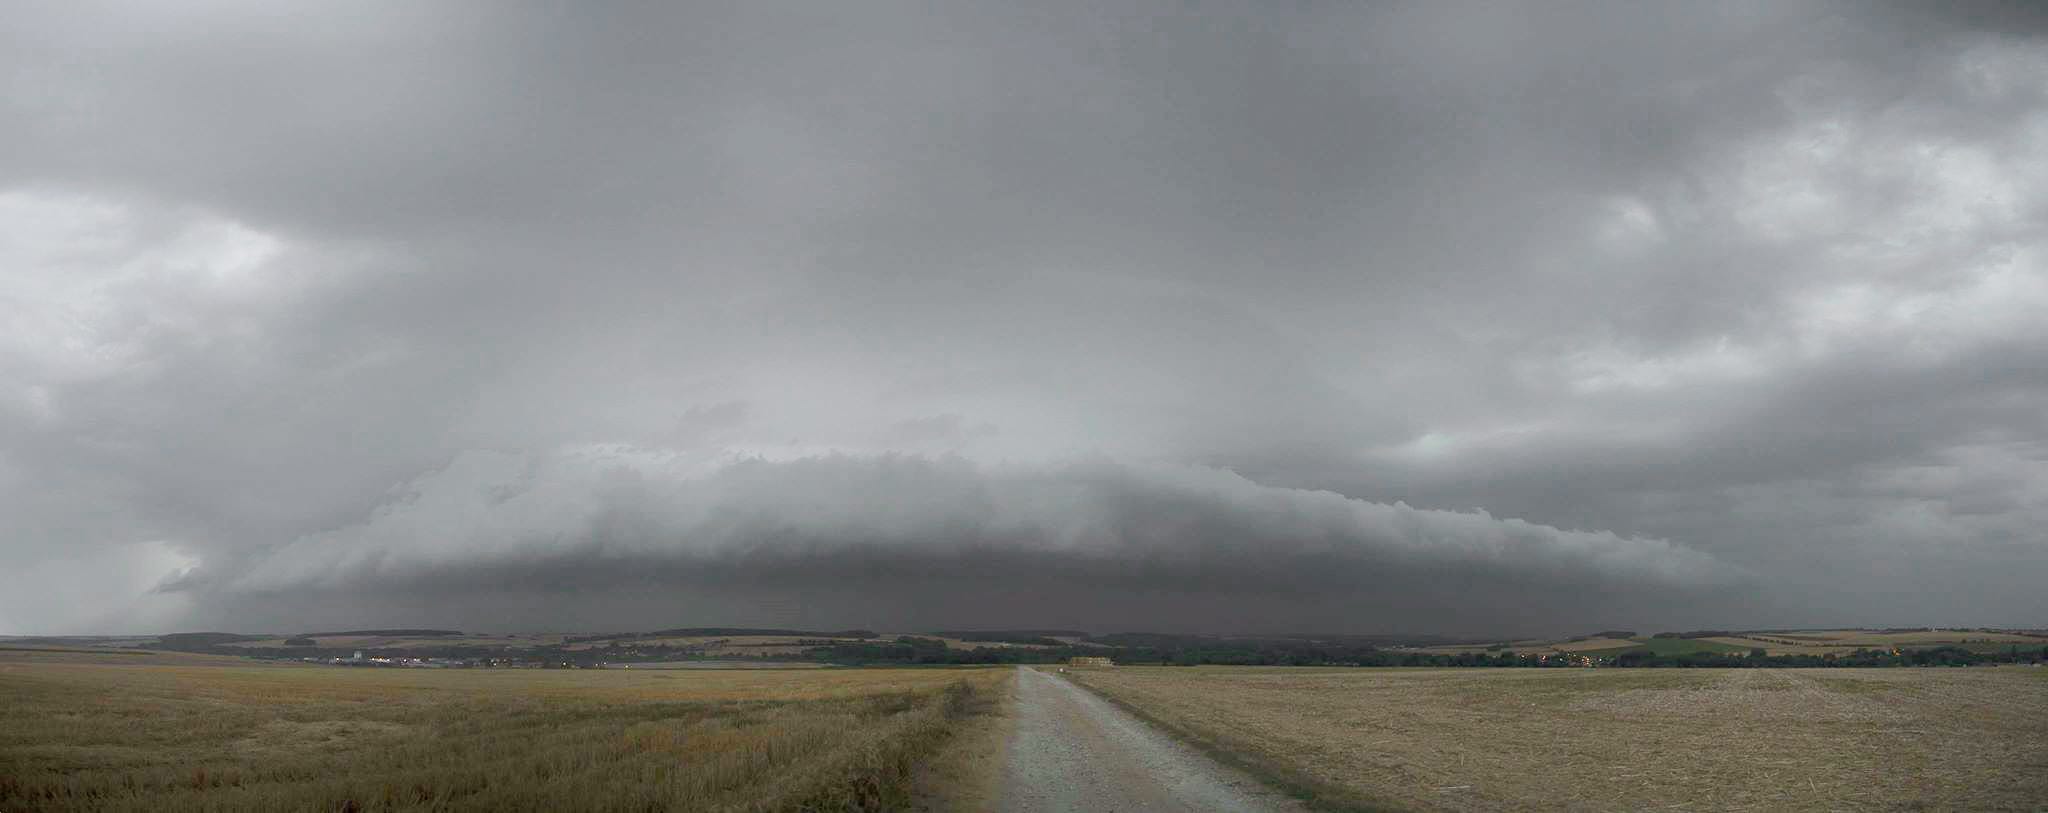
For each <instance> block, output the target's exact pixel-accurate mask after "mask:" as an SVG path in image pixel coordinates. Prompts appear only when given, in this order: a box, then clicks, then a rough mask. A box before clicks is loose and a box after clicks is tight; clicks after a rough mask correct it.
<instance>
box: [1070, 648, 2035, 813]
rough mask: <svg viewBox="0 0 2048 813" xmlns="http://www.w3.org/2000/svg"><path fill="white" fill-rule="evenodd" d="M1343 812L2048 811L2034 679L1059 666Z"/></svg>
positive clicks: (1900, 672)
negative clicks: (1346, 809) (1350, 808)
mask: <svg viewBox="0 0 2048 813" xmlns="http://www.w3.org/2000/svg"><path fill="white" fill-rule="evenodd" d="M1068 676H1069V677H1072V678H1074V679H1075V680H1077V681H1079V682H1081V683H1083V684H1084V685H1087V686H1089V687H1090V688H1093V689H1096V690H1097V691H1099V692H1101V693H1103V694H1105V695H1107V696H1109V697H1111V698H1112V699H1115V700H1117V701H1118V702H1120V703H1121V704H1123V705H1125V706H1126V707H1129V708H1132V709H1134V710H1136V711H1138V712H1140V713H1141V715H1143V716H1146V717H1148V718H1151V719H1153V720H1154V721H1156V722H1159V723H1161V724H1162V725H1165V726H1166V727H1168V728H1170V729H1173V730H1175V731H1176V732H1177V733H1181V734H1183V735H1184V736H1187V737H1189V738H1191V739H1194V740H1196V741H1197V742H1200V743H1202V744H1204V745H1206V746H1208V747H1209V748H1211V749H1212V750H1215V751H1218V752H1222V753H1226V754H1232V755H1235V756H1236V757H1238V758H1239V759H1241V760H1243V761H1244V762H1246V763H1249V764H1250V765H1251V767H1253V768H1254V769H1255V770H1257V771H1259V772H1261V773H1264V774H1266V775H1267V776H1268V777H1269V778H1273V779H1275V780H1277V781H1280V782H1282V783H1286V784H1291V785H1294V786H1295V787H1297V788H1307V789H1312V790H1315V791H1318V792H1319V796H1320V797H1321V799H1322V800H1323V801H1326V802H1330V803H1332V804H1333V805H1334V806H1337V807H1346V806H1353V807H1361V808H1373V807H1392V808H1397V809H1400V808H1405V809H1442V810H1501V809H1524V810H1533V809H1591V810H1650V809H1677V810H1790V809H1800V810H1817V809H1858V810H1864V809H1938V810H1952V809H1973V810H1989V809H2010V810H2038V809H2041V808H2042V807H2043V806H2044V805H2048V668H2030V667H1998V668H1984V667H1976V668H1967V669H1859V670H1849V669H1842V670H1834V669H1803V670H1791V669H1786V670H1779V669H1700V670H1689V669H1443V670H1436V669H1294V668H1262V667H1245V668H1238V667H1195V668H1175V667H1116V668H1112V669H1101V670H1079V669H1077V670H1070V672H1069V674H1068Z"/></svg>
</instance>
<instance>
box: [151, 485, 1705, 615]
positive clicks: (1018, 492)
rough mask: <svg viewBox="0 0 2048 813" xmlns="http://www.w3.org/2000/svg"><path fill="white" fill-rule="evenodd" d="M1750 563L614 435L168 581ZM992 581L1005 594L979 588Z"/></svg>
mask: <svg viewBox="0 0 2048 813" xmlns="http://www.w3.org/2000/svg"><path fill="white" fill-rule="evenodd" d="M1741 579H1742V575H1741V574H1740V573H1739V572H1738V571H1736V570H1734V569H1732V568H1730V567H1728V566H1726V565H1724V564H1722V563H1720V562H1718V561H1716V560H1715V559H1713V558H1712V557H1710V556H1708V555H1706V554H1704V553H1701V552H1698V551H1695V550H1692V549H1689V548H1686V547H1684V546H1681V545H1678V544H1674V543H1671V542H1668V541H1664V540H1657V539H1642V538H1635V537H1625V536H1620V535H1616V534H1613V533H1608V532H1597V531H1574V530H1562V529H1558V528H1553V527H1548V526H1544V525H1538V524H1534V523H1529V522H1524V521H1521V520H1515V519H1499V518H1495V517H1493V516H1490V515H1488V514H1486V513H1483V512H1474V513H1464V512H1453V511H1435V510H1424V509H1417V508H1412V507H1409V506H1407V505H1404V504H1400V503H1394V504H1384V503H1375V502H1368V501H1364V500H1358V499H1351V498H1348V497H1345V496H1343V495H1339V494H1335V493H1332V492H1327V491H1308V490H1300V489H1287V488H1274V487H1270V486H1264V485H1260V484H1259V483H1256V482H1253V481H1251V480H1248V479H1246V478H1244V477H1241V476H1238V475H1236V474H1234V473H1232V472H1229V471H1225V470H1220V469H1213V468H1201V467H1187V466H1152V465H1127V464H1121V463H1114V462H1106V461H1086V462H1077V463H1070V464H1065V465H1028V466H1027V465H981V464H976V463H973V462H969V461H966V460H962V459H957V458H949V459H927V458H920V457H906V456H895V455H888V456H871V457H853V456H826V457H813V458H804V459H796V460H788V461H765V460H744V461H738V462H723V463H709V464H707V463H704V462H701V461H698V460H693V459H691V458H688V457H683V456H674V455H668V454H664V453H660V452H654V451H649V450H644V449H634V448H619V447H609V448H601V449H580V450H575V451H570V452H559V453H549V454H530V453H506V452H470V453H466V454H464V455H462V456H460V457H458V458H457V459H456V460H454V461H453V462H452V463H451V464H450V465H449V466H447V467H446V468H445V469H442V470H440V471H438V472H435V473H433V474H430V475H428V476H425V477H422V478H420V479H419V480H417V481H415V482H414V483H412V484H411V486H410V487H409V488H408V489H407V490H406V492H405V493H404V494H403V495H402V496H400V497H399V498H397V499H394V500H393V501H391V502H390V503H388V504H386V505H384V506H383V507H381V508H379V509H378V510H377V511H376V512H375V513H374V515H373V516H371V517H369V518H367V519H366V520H364V521H363V522H361V523H358V524H354V525H349V526H347V527H342V528H337V529H334V530H331V531H328V532H324V533H318V534H313V535H308V536H305V537H302V538H299V539H297V540H294V541H292V542H290V543H288V544H285V545H282V546H279V547H277V548H275V549H272V550H268V551H264V552H261V553H259V554H254V555H249V556H246V557H240V558H228V559H223V560H221V561H214V562H208V563H207V565H206V567H205V568H203V569H201V570H197V571H194V572H193V573H192V574H191V575H189V576H187V577H185V578H184V579H182V580H179V581H177V582H175V583H173V584H172V585H171V586H169V587H168V588H167V589H170V590H176V591H189V592H193V593H196V594H198V595H200V596H203V597H205V598H206V599H207V600H210V601H214V602H225V603H234V604H237V605H240V606H245V607H246V606H248V605H249V604H250V602H257V603H262V604H271V603H275V602H278V601H289V600H290V599H291V597H294V596H304V595H308V594H325V595H328V596H333V595H337V594H350V595H361V594H364V593H386V592H397V593H422V592H424V593H430V594H432V595H435V596H438V597H442V598H444V599H446V598H448V597H451V596H471V597H477V598H480V599H482V600H483V602H484V604H490V605H492V606H498V605H503V604H506V603H517V604H521V606H525V607H528V608H531V609H532V610H533V611H535V612H539V611H541V609H542V608H541V607H540V605H549V604H555V605H561V604H573V603H575V602H567V601H562V602H557V601H553V600H551V599H548V598H547V597H548V596H560V595H561V594H563V593H565V592H566V591H575V592H576V593H577V594H578V595H579V596H588V595H590V594H591V593H592V591H598V592H602V591H605V590H607V589H610V590H625V591H640V592H646V591H654V592H665V591H678V592H680V593H683V594H692V595H699V596H702V595H710V594H716V593H719V592H720V591H722V590H724V589H727V588H734V587H735V586H739V585H744V586H746V588H747V591H748V595H750V596H759V595H761V594H762V590H763V589H764V588H768V589H769V592H773V589H774V588H781V589H784V590H789V591H795V592H797V593H803V594H806V595H808V596H810V597H812V598H814V599H816V601H817V605H816V609H815V612H818V613H834V614H841V615H845V614H851V615H855V616H880V617H881V618H883V619H885V620H889V621H895V622H900V623H912V624H919V623H923V624H938V623H945V622H948V621H951V620H956V619H959V618H961V617H963V614H964V615H965V616H967V617H977V618H988V619H990V620H1014V621H1016V622H1026V621H1040V620H1044V616H1045V615H1046V614H1047V605H1046V604H1044V603H1040V602H1031V601H1018V600H1016V598H1015V594H1016V593H1018V592H1019V591H1021V592H1024V593H1028V594H1035V595H1043V596H1056V597H1057V598H1058V606H1059V607H1062V608H1074V607H1079V606H1089V605H1092V604H1097V603H1100V601H1102V600H1104V597H1105V596H1109V597H1115V596H1128V595H1145V596H1151V597H1153V598H1154V601H1153V603H1151V604H1149V605H1148V606H1150V607H1151V608H1152V609H1153V610H1154V611H1155V612H1153V613H1140V614H1138V616H1137V618H1136V619H1134V620H1133V621H1134V622H1135V623H1145V622H1147V621H1150V622H1152V623H1161V622H1165V623H1168V624H1169V625H1174V624H1173V622H1175V621H1176V620H1179V621H1181V622H1183V623H1189V622H1199V623H1200V624H1214V623H1217V619H1216V618H1215V616H1214V615H1213V614H1207V615H1202V616H1199V617H1198V616H1191V615H1177V614H1176V613H1175V612H1174V611H1172V610H1171V608H1173V607H1175V606H1176V605H1179V604H1187V603H1189V602H1194V603H1206V602H1211V601H1246V602H1248V603H1246V604H1243V605H1241V606H1242V607H1246V608H1258V609H1257V612H1258V613H1260V617H1259V618H1257V619H1248V620H1247V619H1240V620H1239V621H1238V622H1236V623H1228V624H1227V625H1228V626H1235V627H1240V628H1271V627H1278V626H1291V625H1299V624H1318V625H1327V624H1331V623H1348V625H1349V626H1355V627H1373V628H1389V627H1409V628H1412V627H1414V626H1417V625H1432V626H1434V625H1441V624H1444V623H1453V624H1454V623H1456V619H1457V618H1459V617H1460V616H1462V615H1463V613H1458V612H1453V613H1451V614H1450V615H1448V616H1446V617H1432V618H1429V619H1419V620H1411V621H1408V622H1406V623H1401V622H1400V619H1399V618H1386V617H1385V615H1386V614H1390V613H1391V614H1396V615H1397V616H1398V615H1405V614H1406V613H1407V612H1411V611H1414V612H1420V611H1424V610H1427V611H1429V612H1431V613H1432V614H1436V613H1440V612H1442V611H1443V610H1444V609H1445V607H1446V606H1452V607H1455V608H1464V609H1469V610H1472V611H1474V612H1475V614H1484V615H1488V616H1491V617H1494V618H1495V619H1496V620H1497V615H1496V614H1497V613H1498V612H1499V611H1500V610H1502V609H1507V608H1512V607H1515V606H1527V607H1532V608H1538V607H1540V608H1541V609H1542V611H1543V614H1544V615H1545V616H1547V617H1546V618H1545V619H1544V620H1543V623H1575V622H1577V621H1579V620H1581V619H1579V618H1577V616H1579V615H1581V614H1582V613H1583V614H1585V615H1588V616H1590V615H1592V614H1593V613H1594V612H1596V611H1597V610H1598V609H1599V608H1601V607H1602V606H1604V605H1605V604H1606V603H1609V602H1611V601H1612V600H1614V599H1617V598H1622V599H1630V600H1633V601H1638V602H1641V601H1656V600H1658V598H1657V597H1660V596H1662V597H1670V596H1690V595H1695V594H1699V593H1702V592H1710V591H1714V590H1716V589H1718V588H1723V587H1726V586H1729V585H1731V584H1734V583H1737V582H1739V581H1740V580H1741ZM973 585H988V586H995V587H1000V588H1001V589H1003V590H1005V591H1007V592H1006V594H1005V595H1008V596H1010V598H1007V599H1005V600H1003V601H1001V602H995V603H996V604H1000V605H1001V606H999V607H997V606H985V605H983V604H978V603H977V602H975V600H974V599H975V597H974V595H973V593H972V590H966V589H965V588H968V587H971V586H973ZM963 591H964V592H963ZM513 595H523V596H526V597H528V598H529V599H531V600H530V601H526V602H524V603H521V602H518V601H513V600H512V598H511V596H513ZM455 603H456V604H460V602H459V601H456V602H455ZM436 606H437V607H439V606H442V605H438V604H437V605H436ZM1345 607H1351V608H1355V609H1361V610H1368V611H1370V613H1371V615H1372V616H1373V617H1355V616H1349V615H1346V614H1345V613H1344V612H1343V608H1345ZM1182 609H1183V610H1185V609H1188V608H1185V607H1183V608H1182ZM1482 610H1483V613H1482V612H1481V611H1482ZM439 611H440V612H452V613H453V614H454V615H456V616H461V615H462V613H461V612H460V609H459V607H458V608H455V609H453V610H450V609H442V610H439ZM272 612H273V613H274V612H275V611H274V610H273V611H272ZM748 614H749V611H748V609H747V608H745V607H738V608H732V609H730V610H728V616H730V615H743V616H744V615H748ZM568 617H573V618H576V621H575V623H581V624H585V625H588V624H603V623H611V624H623V625H627V626H633V625H635V624H636V623H637V624H640V625H645V624H647V623H656V620H655V619H633V618H624V617H621V618H616V619H612V618H588V617H576V616H575V615H574V612H573V611H571V613H570V616H568ZM1345 619H1348V622H1347V621H1346V620H1345ZM721 620H747V619H746V618H739V619H732V618H730V617H728V618H726V619H721ZM818 620H821V621H822V620H829V619H824V618H820V619H818ZM840 620H841V621H842V622H843V623H871V621H870V619H868V618H866V617H846V618H841V619H840ZM1584 620H1585V622H1586V623H1592V620H1591V618H1587V619H1584ZM1254 622H1255V623H1254Z"/></svg>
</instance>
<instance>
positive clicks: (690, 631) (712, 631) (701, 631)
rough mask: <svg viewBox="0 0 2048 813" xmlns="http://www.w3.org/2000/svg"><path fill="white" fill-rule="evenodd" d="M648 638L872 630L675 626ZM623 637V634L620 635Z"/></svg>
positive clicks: (869, 633)
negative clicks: (822, 630) (824, 630)
mask: <svg viewBox="0 0 2048 813" xmlns="http://www.w3.org/2000/svg"><path fill="white" fill-rule="evenodd" d="M642 635H643V637H649V638H695V637H701V636H705V635H778V636H783V637H795V638H873V637H875V631H874V630H839V631H837V632H820V631H817V630H785V629H766V628H759V627H677V628H675V629H666V630H655V631H653V632H649V633H642ZM621 637H625V636H621Z"/></svg>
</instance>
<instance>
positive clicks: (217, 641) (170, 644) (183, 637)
mask: <svg viewBox="0 0 2048 813" xmlns="http://www.w3.org/2000/svg"><path fill="white" fill-rule="evenodd" d="M264 637H265V636H262V635H238V634H235V633H232V632H173V633H170V634H168V635H159V636H157V639H156V641H157V646H159V647H162V648H164V649H171V650H177V651H180V652H207V651H211V650H212V649H213V648H214V647H217V646H220V645H221V644H232V643H235V642H236V641H261V640H263V639H264Z"/></svg>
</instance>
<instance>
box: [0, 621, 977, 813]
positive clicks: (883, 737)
mask: <svg viewBox="0 0 2048 813" xmlns="http://www.w3.org/2000/svg"><path fill="white" fill-rule="evenodd" d="M1009 679H1010V675H1009V673H1008V671H1007V670H911V669H894V670H892V669H791V670H770V669H749V670H726V671H719V670H677V671H639V670H635V671H611V670H426V669H377V668H346V667H324V666H309V665H297V664H289V663H282V664H252V663H250V662H248V661H243V660H236V659H225V658H208V657H203V656H189V655H175V654H162V655H158V654H151V655H116V654H78V653H68V652H50V651H42V652H32V651H15V650H0V810H72V809H92V810H200V809H204V810H394V809H451V808H453V809H490V810H557V809H572V808H573V809H634V810H648V809H656V810H660V809H669V810H784V809H801V808H825V809H840V808H848V807H859V806H862V805H866V806H870V807H874V806H885V807H886V806H894V805H900V804H901V803H902V801H903V799H904V798H905V794H906V793H907V792H908V789H907V787H906V783H907V780H908V777H909V775H910V770H911V768H912V767H913V766H914V765H915V764H916V763H917V762H918V761H920V760H922V759H924V758H925V757H927V756H929V755H930V754H932V753H933V752H935V751H936V750H937V749H939V748H940V747H942V745H943V744H944V742H945V741H946V740H947V739H948V738H949V737H950V736H951V735H952V733H953V731H954V729H956V728H957V727H959V726H960V725H962V724H964V722H965V721H966V720H968V719H969V718H971V717H973V716H975V715H976V714H977V713H978V712H979V710H982V709H983V708H985V707H986V706H989V705H991V703H989V702H988V701H989V698H991V697H992V696H993V695H994V694H995V693H996V692H997V691H998V689H999V685H1000V684H1002V683H1003V682H1004V681H1007V680H1009Z"/></svg>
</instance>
